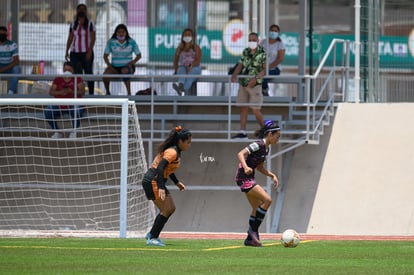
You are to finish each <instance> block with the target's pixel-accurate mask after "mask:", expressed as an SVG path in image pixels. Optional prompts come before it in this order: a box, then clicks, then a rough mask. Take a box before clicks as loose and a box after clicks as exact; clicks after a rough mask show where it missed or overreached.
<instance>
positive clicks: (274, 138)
mask: <svg viewBox="0 0 414 275" xmlns="http://www.w3.org/2000/svg"><path fill="white" fill-rule="evenodd" d="M255 136H257V137H258V138H259V140H257V141H255V142H253V143H251V144H249V145H248V146H247V147H245V148H244V149H242V150H241V151H240V152H239V153H238V154H237V158H238V159H239V161H240V163H239V165H238V168H237V172H236V183H237V185H238V186H239V187H240V190H241V191H242V192H244V193H245V194H246V197H247V200H248V201H249V203H250V205H251V206H252V212H251V215H250V219H249V229H248V231H247V238H246V239H245V241H244V245H247V246H262V243H261V242H260V238H259V226H260V224H261V223H262V221H263V219H264V217H265V215H266V212H267V209H269V207H270V204H271V203H272V199H271V198H270V196H269V194H267V193H266V191H265V190H264V189H263V187H261V186H260V185H258V184H257V183H256V180H255V170H257V171H259V172H260V173H262V174H263V175H265V176H268V177H271V178H272V180H273V184H274V187H275V188H277V186H278V185H279V180H278V178H277V176H276V175H275V174H274V173H272V172H271V171H268V170H267V169H266V168H265V167H264V161H265V159H266V156H267V154H268V153H269V147H270V145H272V144H276V143H277V142H278V141H279V138H280V128H279V126H277V125H276V124H275V123H274V122H273V121H271V120H267V121H265V123H264V126H263V127H262V128H261V129H260V130H257V131H256V132H255Z"/></svg>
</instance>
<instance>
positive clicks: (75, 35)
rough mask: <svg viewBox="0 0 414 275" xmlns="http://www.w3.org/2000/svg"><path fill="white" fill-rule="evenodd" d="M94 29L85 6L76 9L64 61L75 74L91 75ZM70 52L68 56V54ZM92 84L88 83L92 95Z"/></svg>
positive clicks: (80, 5) (91, 82) (81, 5)
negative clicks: (70, 65) (70, 64)
mask: <svg viewBox="0 0 414 275" xmlns="http://www.w3.org/2000/svg"><path fill="white" fill-rule="evenodd" d="M95 39H96V28H95V25H94V24H93V22H92V21H91V20H89V18H88V17H87V8H86V5H85V4H79V5H78V6H77V7H76V17H75V20H74V21H73V23H71V24H70V28H69V36H68V40H67V42H66V54H65V59H66V61H70V62H71V63H72V65H73V68H74V69H75V73H76V74H83V73H85V74H93V59H94V55H93V47H94V46H95ZM69 50H70V54H69ZM94 86H95V85H94V82H93V81H88V89H89V94H91V95H93V93H94V88H95V87H94Z"/></svg>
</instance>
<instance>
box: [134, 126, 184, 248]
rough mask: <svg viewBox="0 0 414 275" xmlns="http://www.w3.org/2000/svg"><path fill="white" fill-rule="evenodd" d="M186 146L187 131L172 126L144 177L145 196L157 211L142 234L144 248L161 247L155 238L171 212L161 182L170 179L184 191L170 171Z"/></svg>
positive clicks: (170, 198)
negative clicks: (143, 236) (144, 233)
mask: <svg viewBox="0 0 414 275" xmlns="http://www.w3.org/2000/svg"><path fill="white" fill-rule="evenodd" d="M190 145H191V132H190V131H189V130H185V129H182V128H181V126H177V127H175V129H173V130H172V131H171V132H170V134H169V136H168V137H167V138H166V139H165V140H164V142H163V143H162V144H161V145H160V146H159V147H158V154H157V156H156V157H155V158H154V161H153V162H152V164H151V168H149V169H148V171H147V172H146V173H145V175H144V178H143V180H142V186H143V189H144V191H145V195H146V197H147V198H148V199H149V200H152V201H153V202H154V204H155V206H157V207H158V209H159V214H158V215H157V217H155V221H154V224H153V226H152V229H151V231H150V232H148V233H147V235H146V239H147V245H153V246H165V244H164V242H162V241H161V240H160V238H159V235H160V233H161V230H162V229H163V228H164V225H165V224H166V223H167V221H168V218H169V217H170V216H171V215H172V214H173V213H174V211H175V204H174V201H173V199H172V197H171V194H170V192H169V191H168V189H167V186H166V185H165V183H166V181H167V179H168V178H170V179H171V180H172V181H173V182H174V183H175V185H176V186H177V187H178V188H179V189H180V191H183V190H184V189H185V185H184V184H183V183H182V182H180V181H179V180H178V179H177V177H176V176H175V174H174V171H175V170H176V169H178V167H180V161H181V152H182V151H186V150H187V149H188V148H189V147H190Z"/></svg>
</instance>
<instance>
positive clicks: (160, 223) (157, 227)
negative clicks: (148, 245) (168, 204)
mask: <svg viewBox="0 0 414 275" xmlns="http://www.w3.org/2000/svg"><path fill="white" fill-rule="evenodd" d="M167 221H168V218H166V217H164V216H163V215H161V214H158V215H157V217H155V221H154V224H153V226H152V228H151V231H150V234H151V238H152V239H156V238H158V237H159V236H160V233H161V230H162V229H163V228H164V225H165V224H166V223H167Z"/></svg>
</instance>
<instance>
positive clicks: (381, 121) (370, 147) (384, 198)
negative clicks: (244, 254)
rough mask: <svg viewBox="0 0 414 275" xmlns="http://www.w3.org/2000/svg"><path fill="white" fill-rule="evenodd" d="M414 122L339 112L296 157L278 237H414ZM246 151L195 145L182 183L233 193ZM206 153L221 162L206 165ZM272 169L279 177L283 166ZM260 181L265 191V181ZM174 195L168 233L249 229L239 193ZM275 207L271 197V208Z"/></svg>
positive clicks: (362, 107) (390, 110) (402, 109)
mask: <svg viewBox="0 0 414 275" xmlns="http://www.w3.org/2000/svg"><path fill="white" fill-rule="evenodd" d="M412 117H414V104H401V103H399V104H341V105H340V106H339V108H338V110H337V113H336V116H335V118H334V120H333V122H332V124H331V125H330V126H329V127H327V128H326V129H325V133H324V135H323V136H322V138H321V142H320V144H319V145H304V146H302V147H299V148H298V149H296V150H295V152H294V158H293V162H292V169H291V172H290V175H289V181H288V182H287V183H284V184H287V186H286V195H285V200H284V205H283V210H282V215H281V221H280V226H279V231H283V230H284V229H286V228H295V229H296V230H297V231H299V232H302V233H310V234H345V235H359V234H368V235H413V234H414V195H413V194H414V168H413V167H414V142H413V137H414V128H413V127H411V126H410V125H411V124H412V123H411V119H412ZM245 143H246V142H241V143H231V142H230V143H228V144H224V145H223V144H222V145H217V146H216V145H214V144H211V145H210V147H209V146H206V144H201V143H199V144H197V143H193V146H192V148H191V149H190V150H191V151H192V153H191V154H190V153H189V151H188V152H186V153H185V155H184V156H183V167H182V169H181V170H180V171H179V172H177V175H178V176H180V178H181V179H183V181H184V182H185V183H187V184H189V185H191V184H213V185H220V184H224V185H229V186H232V185H233V186H234V181H233V176H234V172H235V167H236V165H237V160H236V153H237V151H238V150H240V148H242V146H244V145H245ZM201 152H203V153H204V154H205V155H207V156H213V157H214V158H215V160H216V162H215V163H208V164H207V163H204V164H200V160H199V156H200V153H201ZM197 162H198V163H197ZM192 166H193V168H194V169H192V168H191V167H192ZM203 166H205V167H204V168H203ZM187 169H190V170H187ZM272 169H273V170H274V171H275V172H277V173H279V172H280V170H278V169H280V165H278V164H277V161H276V162H275V163H274V167H273V168H272ZM258 181H259V182H260V184H265V179H264V178H262V177H259V178H258ZM173 188H174V187H172V188H171V189H173ZM172 194H173V196H174V199H175V202H176V204H177V212H176V213H175V214H174V215H173V216H172V217H171V219H170V221H169V223H168V224H167V225H166V228H165V230H171V231H212V232H221V231H231V232H244V231H245V230H246V229H247V219H248V216H249V213H250V207H249V205H248V203H247V201H246V199H245V197H244V194H242V193H241V192H240V191H237V190H234V191H231V190H230V191H191V190H188V191H186V192H178V191H172ZM276 199H277V195H276V193H273V200H274V202H273V207H274V205H275V202H276ZM272 211H273V208H272ZM269 216H270V215H268V217H267V219H269ZM265 228H266V227H265V226H262V227H261V231H264V230H265Z"/></svg>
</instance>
